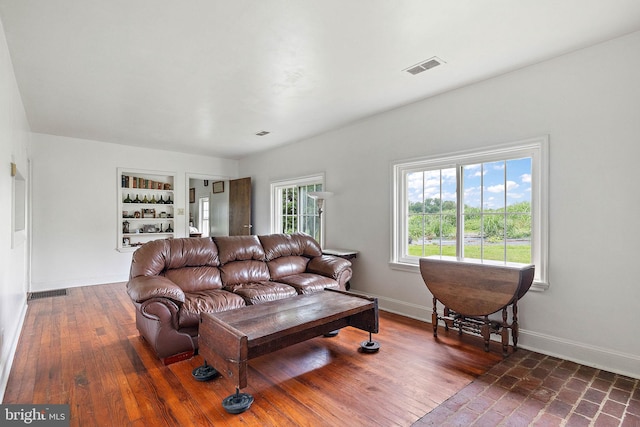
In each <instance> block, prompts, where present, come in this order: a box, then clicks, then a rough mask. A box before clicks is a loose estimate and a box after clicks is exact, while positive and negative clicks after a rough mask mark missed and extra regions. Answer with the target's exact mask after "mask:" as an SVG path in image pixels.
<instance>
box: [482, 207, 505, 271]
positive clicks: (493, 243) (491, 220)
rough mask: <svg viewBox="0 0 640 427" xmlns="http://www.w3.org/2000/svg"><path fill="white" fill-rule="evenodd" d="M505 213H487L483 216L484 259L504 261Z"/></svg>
mask: <svg viewBox="0 0 640 427" xmlns="http://www.w3.org/2000/svg"><path fill="white" fill-rule="evenodd" d="M504 244H505V240H504V215H503V214H499V213H498V214H496V213H491V214H486V215H483V216H482V259H490V260H495V261H504V259H505V247H504Z"/></svg>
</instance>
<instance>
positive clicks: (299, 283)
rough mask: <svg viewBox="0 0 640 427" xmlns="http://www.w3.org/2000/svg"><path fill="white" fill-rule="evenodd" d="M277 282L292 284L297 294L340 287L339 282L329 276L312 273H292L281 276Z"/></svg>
mask: <svg viewBox="0 0 640 427" xmlns="http://www.w3.org/2000/svg"><path fill="white" fill-rule="evenodd" d="M278 281H279V282H282V283H286V284H287V285H289V286H293V287H294V288H295V289H296V291H297V292H298V293H299V294H311V293H314V292H318V291H321V290H323V289H327V288H328V289H340V284H339V283H338V282H337V281H336V280H333V279H331V278H329V277H326V276H320V275H318V274H312V273H300V274H292V275H291V276H287V277H281V278H279V279H278Z"/></svg>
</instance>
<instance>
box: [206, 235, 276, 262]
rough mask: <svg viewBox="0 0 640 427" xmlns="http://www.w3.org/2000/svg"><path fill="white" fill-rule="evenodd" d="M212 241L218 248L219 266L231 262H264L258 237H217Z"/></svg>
mask: <svg viewBox="0 0 640 427" xmlns="http://www.w3.org/2000/svg"><path fill="white" fill-rule="evenodd" d="M213 240H214V241H215V243H216V246H217V247H218V256H219V259H220V264H223V265H224V264H227V263H229V262H232V261H248V260H255V261H264V250H263V249H262V245H261V244H260V240H258V236H253V235H251V236H218V237H214V238H213Z"/></svg>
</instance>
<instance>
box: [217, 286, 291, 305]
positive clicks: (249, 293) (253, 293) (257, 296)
mask: <svg viewBox="0 0 640 427" xmlns="http://www.w3.org/2000/svg"><path fill="white" fill-rule="evenodd" d="M225 289H226V290H227V291H230V292H233V293H234V294H238V295H240V296H241V297H242V298H244V300H245V302H246V303H247V304H250V305H253V304H260V303H263V302H267V301H275V300H279V299H284V298H289V297H293V296H296V295H297V294H298V292H297V291H296V290H295V289H294V288H292V287H291V286H289V285H286V284H284V283H279V282H268V281H265V282H252V283H240V284H236V285H229V286H226V287H225Z"/></svg>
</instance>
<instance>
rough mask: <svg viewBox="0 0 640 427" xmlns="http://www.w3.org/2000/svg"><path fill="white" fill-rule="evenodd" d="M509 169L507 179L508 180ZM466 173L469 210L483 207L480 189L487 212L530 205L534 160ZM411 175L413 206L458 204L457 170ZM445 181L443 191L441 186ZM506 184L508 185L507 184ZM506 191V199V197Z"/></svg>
mask: <svg viewBox="0 0 640 427" xmlns="http://www.w3.org/2000/svg"><path fill="white" fill-rule="evenodd" d="M505 167H506V176H505ZM463 171H464V172H463V173H464V201H465V204H466V205H468V206H474V207H480V200H481V199H480V197H481V193H482V192H481V187H484V200H483V203H484V207H485V209H497V208H500V207H504V203H505V196H506V202H507V205H511V204H514V203H520V202H523V201H529V202H530V201H531V159H529V158H526V159H515V160H507V161H506V165H505V162H504V161H498V162H487V163H483V164H480V163H479V164H475V165H467V166H464V168H463ZM440 172H441V171H440V170H436V171H426V172H424V173H422V172H416V173H410V174H408V175H407V182H408V197H409V201H410V202H421V201H422V199H423V195H424V198H425V199H428V198H442V199H443V200H452V201H455V200H456V170H455V168H451V169H443V170H442V175H440ZM441 178H442V191H441V188H440V182H441ZM505 181H506V184H505ZM505 188H506V195H505Z"/></svg>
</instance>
